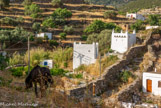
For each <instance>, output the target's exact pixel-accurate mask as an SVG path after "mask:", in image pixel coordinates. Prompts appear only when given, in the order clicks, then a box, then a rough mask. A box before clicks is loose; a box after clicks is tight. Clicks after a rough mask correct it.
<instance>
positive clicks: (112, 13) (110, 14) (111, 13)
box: [103, 10, 117, 19]
mask: <svg viewBox="0 0 161 108" xmlns="http://www.w3.org/2000/svg"><path fill="white" fill-rule="evenodd" d="M116 15H117V13H116V12H115V11H113V10H110V11H106V12H104V14H103V16H104V18H112V19H113V18H116Z"/></svg>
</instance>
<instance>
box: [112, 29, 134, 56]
mask: <svg viewBox="0 0 161 108" xmlns="http://www.w3.org/2000/svg"><path fill="white" fill-rule="evenodd" d="M135 43H136V32H135V30H134V31H133V33H132V34H130V33H128V31H126V32H125V33H123V32H122V31H121V33H115V32H114V30H113V31H112V36H111V49H112V50H114V51H116V52H119V53H124V52H126V51H127V50H128V49H129V48H130V47H131V46H133V45H134V44H135Z"/></svg>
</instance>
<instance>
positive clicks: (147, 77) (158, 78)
mask: <svg viewBox="0 0 161 108" xmlns="http://www.w3.org/2000/svg"><path fill="white" fill-rule="evenodd" d="M142 86H143V88H142V89H143V92H149V93H152V94H154V95H159V96H161V70H160V71H157V70H155V71H154V72H144V73H143V80H142Z"/></svg>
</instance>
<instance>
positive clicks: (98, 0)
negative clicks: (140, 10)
mask: <svg viewBox="0 0 161 108" xmlns="http://www.w3.org/2000/svg"><path fill="white" fill-rule="evenodd" d="M85 1H86V2H88V3H91V4H99V5H113V6H116V5H120V4H124V3H128V2H129V1H133V0H85Z"/></svg>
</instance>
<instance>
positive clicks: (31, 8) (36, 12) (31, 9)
mask: <svg viewBox="0 0 161 108" xmlns="http://www.w3.org/2000/svg"><path fill="white" fill-rule="evenodd" d="M40 12H41V10H40V7H39V6H38V5H37V4H31V5H26V6H25V15H30V17H32V18H38V17H40Z"/></svg>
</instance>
